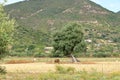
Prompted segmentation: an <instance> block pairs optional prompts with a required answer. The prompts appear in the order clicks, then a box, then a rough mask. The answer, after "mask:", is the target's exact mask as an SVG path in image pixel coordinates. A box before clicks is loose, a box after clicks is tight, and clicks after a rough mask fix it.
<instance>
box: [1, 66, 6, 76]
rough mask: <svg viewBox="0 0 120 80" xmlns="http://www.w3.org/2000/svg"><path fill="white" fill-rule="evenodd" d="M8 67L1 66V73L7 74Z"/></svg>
mask: <svg viewBox="0 0 120 80" xmlns="http://www.w3.org/2000/svg"><path fill="white" fill-rule="evenodd" d="M6 73H7V72H6V68H5V67H3V66H0V74H6Z"/></svg>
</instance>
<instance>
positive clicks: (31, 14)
mask: <svg viewBox="0 0 120 80" xmlns="http://www.w3.org/2000/svg"><path fill="white" fill-rule="evenodd" d="M5 10H6V12H7V13H8V14H10V16H11V17H12V18H15V19H16V20H17V22H18V24H19V25H20V26H19V27H18V29H17V30H18V34H16V36H17V37H15V38H17V39H18V40H20V42H21V45H22V46H25V45H29V46H31V45H32V46H33V44H35V45H36V44H37V45H41V44H42V45H47V46H49V45H50V44H51V43H50V40H51V38H50V33H51V32H53V31H54V30H58V29H61V27H62V26H63V25H64V24H66V23H68V22H77V23H81V24H84V25H83V26H84V28H85V30H89V33H86V35H87V36H86V39H90V38H92V36H91V34H92V35H94V34H98V35H95V36H94V37H95V38H96V39H98V38H99V39H103V38H104V39H107V40H113V41H114V40H116V39H117V41H118V40H119V38H120V36H118V35H119V30H118V29H117V28H119V27H115V26H118V25H120V23H119V21H120V18H118V17H117V16H116V14H115V13H113V12H111V11H108V10H107V9H105V8H103V7H101V6H99V5H97V4H95V3H93V2H91V1H89V0H25V1H22V2H18V3H15V4H11V5H7V6H5ZM111 26H112V27H111ZM113 26H114V27H113ZM93 30H94V31H93ZM91 32H93V33H91ZM25 47H26V46H25ZM27 47H28V46H27Z"/></svg>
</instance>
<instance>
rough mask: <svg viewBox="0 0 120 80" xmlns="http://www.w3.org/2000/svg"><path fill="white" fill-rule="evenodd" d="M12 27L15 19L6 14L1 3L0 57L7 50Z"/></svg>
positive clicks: (10, 39)
mask: <svg viewBox="0 0 120 80" xmlns="http://www.w3.org/2000/svg"><path fill="white" fill-rule="evenodd" d="M14 27H15V21H14V20H13V19H10V18H9V17H8V16H7V14H6V13H5V12H4V9H3V5H2V4H0V58H2V57H3V56H4V55H5V53H7V52H8V47H9V45H10V44H11V42H12V36H13V32H14Z"/></svg>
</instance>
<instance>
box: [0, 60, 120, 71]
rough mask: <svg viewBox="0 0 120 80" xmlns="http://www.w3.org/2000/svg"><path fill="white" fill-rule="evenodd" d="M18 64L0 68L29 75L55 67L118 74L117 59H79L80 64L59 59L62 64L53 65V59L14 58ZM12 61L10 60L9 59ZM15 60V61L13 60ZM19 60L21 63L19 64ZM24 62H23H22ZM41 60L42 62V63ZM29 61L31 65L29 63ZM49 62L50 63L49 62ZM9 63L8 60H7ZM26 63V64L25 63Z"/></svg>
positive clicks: (6, 64)
mask: <svg viewBox="0 0 120 80" xmlns="http://www.w3.org/2000/svg"><path fill="white" fill-rule="evenodd" d="M16 59H17V60H18V63H14V64H13V63H11V64H10V63H7V62H6V63H3V64H1V65H2V66H5V67H6V70H7V72H29V73H41V72H48V71H55V67H56V65H60V66H66V67H69V66H70V67H74V68H75V69H76V70H77V71H82V70H86V71H92V70H96V71H98V72H103V73H110V72H120V61H119V58H118V59H117V58H111V59H109V58H107V59H104V58H102V59H99V58H89V59H87V58H84V59H81V62H80V63H74V64H73V63H67V62H66V63H65V61H68V60H69V59H68V58H67V59H61V60H62V61H63V62H64V63H60V64H54V63H53V60H54V58H51V59H50V58H48V59H47V58H45V59H43V58H41V59H35V60H36V61H34V62H33V61H32V59H31V58H29V59H27V58H26V59H27V61H26V60H25V58H22V59H21V58H20V59H18V58H16ZM11 60H12V59H11ZM14 60H15V59H14ZM20 60H21V61H22V63H20ZM24 60H25V62H24ZM42 60H43V61H42ZM30 61H31V63H30ZM50 61H51V62H50ZM8 62H10V60H8ZM27 62H28V63H27Z"/></svg>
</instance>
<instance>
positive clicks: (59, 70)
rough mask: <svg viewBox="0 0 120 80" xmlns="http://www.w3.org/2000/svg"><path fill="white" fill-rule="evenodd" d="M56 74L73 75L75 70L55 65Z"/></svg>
mask: <svg viewBox="0 0 120 80" xmlns="http://www.w3.org/2000/svg"><path fill="white" fill-rule="evenodd" d="M56 72H57V73H59V74H68V73H74V72H75V68H74V67H62V66H59V65H57V66H56Z"/></svg>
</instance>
